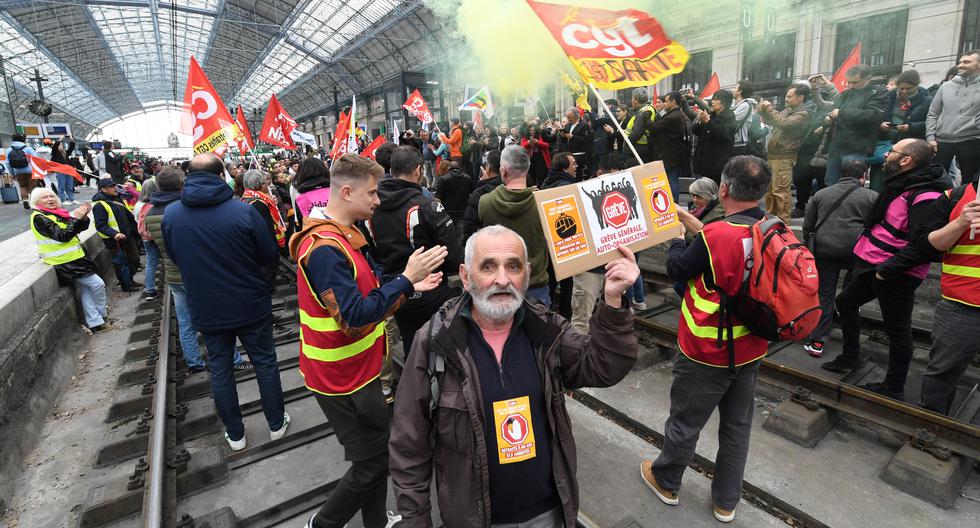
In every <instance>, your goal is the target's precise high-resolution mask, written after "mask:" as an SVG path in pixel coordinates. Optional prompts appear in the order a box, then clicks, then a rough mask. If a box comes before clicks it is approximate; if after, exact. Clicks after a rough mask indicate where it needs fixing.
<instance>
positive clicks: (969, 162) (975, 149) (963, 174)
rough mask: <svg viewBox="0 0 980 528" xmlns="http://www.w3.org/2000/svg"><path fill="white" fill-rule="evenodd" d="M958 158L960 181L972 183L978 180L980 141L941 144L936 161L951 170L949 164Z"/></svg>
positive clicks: (971, 140)
mask: <svg viewBox="0 0 980 528" xmlns="http://www.w3.org/2000/svg"><path fill="white" fill-rule="evenodd" d="M954 157H955V158H956V164H957V165H959V167H960V181H961V182H963V183H971V182H974V181H976V179H977V171H978V170H980V139H970V140H967V141H960V142H958V143H939V150H938V151H937V152H936V161H937V162H939V164H940V165H942V166H943V168H944V169H946V170H949V164H950V163H951V162H952V161H953V158H954Z"/></svg>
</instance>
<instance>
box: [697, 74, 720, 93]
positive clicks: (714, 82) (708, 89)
mask: <svg viewBox="0 0 980 528" xmlns="http://www.w3.org/2000/svg"><path fill="white" fill-rule="evenodd" d="M718 90H721V83H720V82H718V74H717V73H712V74H711V78H710V79H708V84H706V85H704V90H701V96H700V97H699V99H702V100H704V99H707V98H709V97H711V96H712V95H714V94H715V92H717V91H718Z"/></svg>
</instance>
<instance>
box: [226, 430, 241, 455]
mask: <svg viewBox="0 0 980 528" xmlns="http://www.w3.org/2000/svg"><path fill="white" fill-rule="evenodd" d="M225 440H227V441H228V445H229V446H231V450H232V451H241V450H242V449H245V436H244V435H243V436H242V439H241V440H232V439H231V437H230V436H228V433H227V432H226V433H225Z"/></svg>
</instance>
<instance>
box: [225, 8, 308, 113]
mask: <svg viewBox="0 0 980 528" xmlns="http://www.w3.org/2000/svg"><path fill="white" fill-rule="evenodd" d="M310 3H312V0H302V1H301V2H299V3H297V4H296V7H294V8H293V10H292V11H290V13H289V16H287V17H286V20H284V21H283V23H282V25H281V26H280V29H279V31H278V32H277V36H276V37H273V38H272V39H270V40H269V42H268V43H267V44H266V45H265V48H264V49H263V50H262V53H260V54H259V56H258V58H256V59H255V62H253V63H252V65H251V66H250V67H249V68H248V70H246V71H245V75H242V80H241V81H238V85H236V86H235V90H234V92H232V98H233V99H237V98H238V94H239V93H240V92H241V91H242V88H243V87H244V86H245V83H246V82H248V80H249V78H250V77H252V75H253V74H255V72H256V71H257V70H258V69H259V68H260V67H261V66H262V64H263V63H264V62H265V59H267V58H268V57H269V54H270V53H272V49H273V48H275V47H276V44H278V43H279V41H280V40H283V39H284V38H285V36H286V32H287V31H288V30H289V28H290V27H292V25H293V22H295V21H296V17H298V16H299V14H300V13H302V12H303V10H305V9H306V7H307V6H308V5H310Z"/></svg>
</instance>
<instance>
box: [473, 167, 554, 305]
mask: <svg viewBox="0 0 980 528" xmlns="http://www.w3.org/2000/svg"><path fill="white" fill-rule="evenodd" d="M536 190H538V189H537V187H527V188H525V189H521V190H519V191H515V190H512V189H508V188H507V187H504V186H503V185H501V186H499V187H497V188H496V189H494V190H492V191H490V192H488V193H487V194H485V195H483V198H480V225H483V226H489V225H494V224H500V225H502V226H504V227H506V228H508V229H512V230H514V231H515V232H516V233H517V234H518V235H521V238H523V239H524V243H525V244H527V254H528V255H527V256H528V261H529V262H530V263H531V284H530V287H531V288H539V287H541V286H547V285H548V245H547V243H546V242H545V240H544V231H542V230H541V220H540V219H539V218H538V208H537V207H536V206H535V205H534V191H536Z"/></svg>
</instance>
